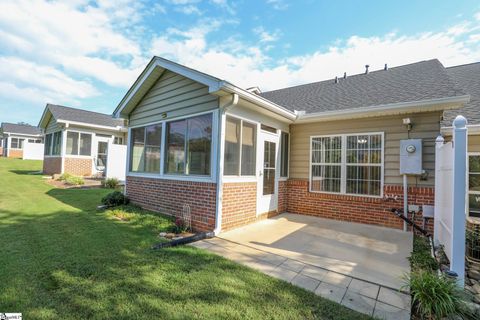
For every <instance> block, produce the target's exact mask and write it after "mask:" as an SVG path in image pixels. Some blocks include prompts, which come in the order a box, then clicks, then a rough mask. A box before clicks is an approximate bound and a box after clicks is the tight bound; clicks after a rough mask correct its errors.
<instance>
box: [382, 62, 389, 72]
mask: <svg viewBox="0 0 480 320" xmlns="http://www.w3.org/2000/svg"><path fill="white" fill-rule="evenodd" d="M383 70H385V71H387V70H388V65H387V64H386V63H385V67H383Z"/></svg>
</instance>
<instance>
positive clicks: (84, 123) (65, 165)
mask: <svg viewBox="0 0 480 320" xmlns="http://www.w3.org/2000/svg"><path fill="white" fill-rule="evenodd" d="M38 126H39V128H41V129H42V130H43V131H44V133H45V149H44V155H45V158H44V162H43V172H44V173H45V174H61V173H70V174H73V175H78V176H96V175H99V174H103V172H104V170H105V166H106V163H107V157H108V151H109V148H110V147H111V146H112V145H113V144H118V145H123V144H124V143H125V132H126V129H125V127H124V121H123V120H120V119H114V118H112V116H111V115H107V114H103V113H98V112H91V111H86V110H80V109H75V108H69V107H64V106H58V105H52V104H47V106H46V107H45V110H44V112H43V114H42V117H41V119H40V122H39V125H38ZM122 171H124V165H123V167H122Z"/></svg>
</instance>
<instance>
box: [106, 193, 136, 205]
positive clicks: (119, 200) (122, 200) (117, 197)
mask: <svg viewBox="0 0 480 320" xmlns="http://www.w3.org/2000/svg"><path fill="white" fill-rule="evenodd" d="M129 202H130V201H129V199H128V198H127V197H126V196H125V195H124V194H123V193H121V192H120V191H114V192H112V193H109V194H107V195H106V196H105V197H103V198H102V203H103V204H104V205H106V206H121V205H125V204H128V203H129Z"/></svg>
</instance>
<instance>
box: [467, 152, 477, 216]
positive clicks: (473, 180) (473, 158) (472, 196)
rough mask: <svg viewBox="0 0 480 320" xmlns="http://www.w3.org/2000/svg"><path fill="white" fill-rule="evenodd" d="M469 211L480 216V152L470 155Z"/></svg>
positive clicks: (470, 213) (471, 214)
mask: <svg viewBox="0 0 480 320" xmlns="http://www.w3.org/2000/svg"><path fill="white" fill-rule="evenodd" d="M468 212H469V216H471V217H480V154H477V155H470V156H469V157H468Z"/></svg>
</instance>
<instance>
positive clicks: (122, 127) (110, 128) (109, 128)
mask: <svg viewBox="0 0 480 320" xmlns="http://www.w3.org/2000/svg"><path fill="white" fill-rule="evenodd" d="M57 123H63V124H65V126H66V127H67V128H68V127H69V126H70V125H76V126H81V127H89V128H96V129H104V130H110V131H119V132H127V128H126V127H124V126H115V127H109V126H102V125H98V124H91V123H85V122H78V121H67V120H62V119H58V120H57Z"/></svg>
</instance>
